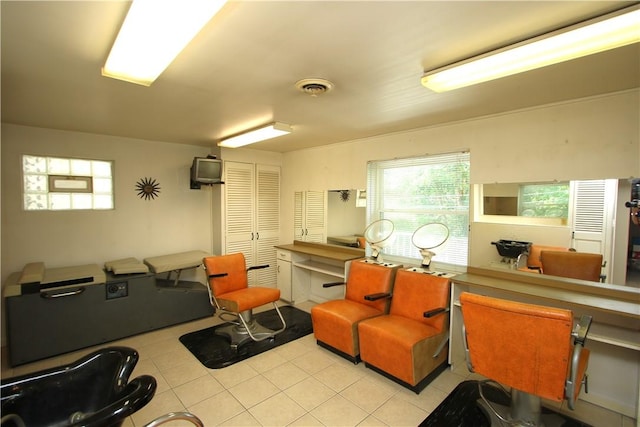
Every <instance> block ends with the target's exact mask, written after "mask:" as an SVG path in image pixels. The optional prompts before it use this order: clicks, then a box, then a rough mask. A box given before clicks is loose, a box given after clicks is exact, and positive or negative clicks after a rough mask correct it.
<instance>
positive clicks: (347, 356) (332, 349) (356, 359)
mask: <svg viewBox="0 0 640 427" xmlns="http://www.w3.org/2000/svg"><path fill="white" fill-rule="evenodd" d="M316 343H318V345H319V346H320V347H322V348H325V349H327V350H329V351H330V352H332V353H335V354H337V355H338V356H340V357H344V358H345V359H347V360H348V361H349V362H353V364H354V365H357V364H358V363H360V362H362V359H360V355H357V356H352V355H350V354H347V353H345V352H344V351H340V350H338V349H337V348H335V347H332V346H330V345H329V344H327V343H325V342H322V341H320V340H316Z"/></svg>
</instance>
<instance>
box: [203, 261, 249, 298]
mask: <svg viewBox="0 0 640 427" xmlns="http://www.w3.org/2000/svg"><path fill="white" fill-rule="evenodd" d="M203 263H204V268H205V271H206V272H207V277H209V276H211V275H212V274H220V273H227V275H226V276H223V277H212V278H209V279H208V281H209V287H210V288H211V292H212V293H213V295H214V296H216V297H217V296H219V295H222V294H226V293H227V292H231V291H237V290H239V289H244V288H246V287H248V286H249V282H248V280H247V265H246V263H245V260H244V255H243V254H242V253H237V254H229V255H220V256H210V257H206V258H204V260H203Z"/></svg>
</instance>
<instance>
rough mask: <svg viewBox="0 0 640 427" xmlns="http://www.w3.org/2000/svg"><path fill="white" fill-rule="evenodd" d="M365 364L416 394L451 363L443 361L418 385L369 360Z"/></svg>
mask: <svg viewBox="0 0 640 427" xmlns="http://www.w3.org/2000/svg"><path fill="white" fill-rule="evenodd" d="M364 366H366V367H367V368H369V369H371V370H372V371H375V372H377V373H379V374H380V375H382V376H384V377H387V378H389V379H390V380H391V381H393V382H395V383H398V384H400V385H401V386H403V387H406V388H408V389H409V390H411V391H412V392H414V393H415V394H420V392H421V391H422V390H424V389H425V387H426V386H428V385H429V383H431V381H433V380H434V379H435V378H436V377H437V376H438V375H440V374H441V373H442V372H443V371H444V370H445V369H447V368H448V367H449V364H448V363H447V361H446V360H445V361H444V362H442V363H441V364H440V365H438V366H436V368H435V369H434V370H433V371H431V372H430V373H429V374H428V375H427V376H426V377H424V378H423V379H422V380H420V381H419V382H418V383H417V384H416V385H411V384H409V383H407V382H404V381H402V380H401V379H398V378H396V377H394V376H393V375H391V374H389V373H387V372H385V371H383V370H382V369H380V368H377V367H375V366H373V365H371V364H369V363H367V362H364Z"/></svg>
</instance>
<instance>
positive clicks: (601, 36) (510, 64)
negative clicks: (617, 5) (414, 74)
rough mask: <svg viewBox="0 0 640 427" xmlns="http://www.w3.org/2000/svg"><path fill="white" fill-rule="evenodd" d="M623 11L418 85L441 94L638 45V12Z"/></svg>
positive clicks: (429, 76) (431, 74) (437, 73)
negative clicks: (630, 45) (634, 44)
mask: <svg viewBox="0 0 640 427" xmlns="http://www.w3.org/2000/svg"><path fill="white" fill-rule="evenodd" d="M631 9H633V10H631V11H629V10H630V9H629V8H627V9H625V10H622V11H618V12H614V13H612V14H609V15H604V16H602V17H600V18H596V19H593V20H590V21H585V22H583V23H580V24H577V25H573V26H571V27H567V28H565V29H562V30H558V31H555V32H552V33H549V34H545V35H543V36H540V37H536V38H534V39H531V40H527V41H524V42H522V43H518V44H515V45H512V46H508V47H505V48H503V49H499V50H497V51H493V52H489V53H487V54H485V55H480V56H477V57H475V58H470V59H468V60H465V61H462V62H459V63H456V64H453V65H450V66H447V67H443V68H439V69H437V70H433V71H428V72H426V73H425V74H424V76H423V77H422V79H421V80H422V85H423V86H425V87H427V88H429V89H431V90H433V91H434V92H445V91H448V90H452V89H457V88H461V87H465V86H470V85H473V84H477V83H482V82H486V81H489V80H494V79H499V78H501V77H506V76H510V75H513V74H517V73H522V72H525V71H529V70H533V69H536V68H541V67H545V66H547V65H552V64H556V63H559V62H563V61H568V60H571V59H576V58H580V57H583V56H587V55H591V54H594V53H598V52H603V51H606V50H609V49H615V48H617V47H622V46H626V45H629V44H632V43H638V42H640V9H639V8H638V7H633V8H631Z"/></svg>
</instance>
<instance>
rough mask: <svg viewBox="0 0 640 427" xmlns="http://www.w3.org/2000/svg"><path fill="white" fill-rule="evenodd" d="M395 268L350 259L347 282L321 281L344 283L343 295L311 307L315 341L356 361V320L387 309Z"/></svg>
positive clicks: (357, 359)
mask: <svg viewBox="0 0 640 427" xmlns="http://www.w3.org/2000/svg"><path fill="white" fill-rule="evenodd" d="M395 272H396V270H395V269H393V268H389V267H384V266H382V265H379V264H373V263H367V262H363V261H353V262H351V267H350V268H349V275H348V277H347V282H346V284H345V283H342V282H340V283H328V284H325V285H323V286H324V287H330V286H336V285H346V289H345V297H344V299H341V300H332V301H327V302H324V303H321V304H318V305H315V306H314V307H313V308H311V321H312V323H313V334H314V335H315V338H316V341H317V343H318V345H320V346H321V347H324V348H326V349H328V350H331V351H333V352H334V353H336V354H339V355H340V356H342V357H344V358H346V359H348V360H350V361H352V362H354V363H359V362H360V346H359V342H358V323H359V322H361V321H362V320H364V319H368V318H371V317H375V316H380V315H382V314H385V313H386V312H387V310H388V308H389V300H388V298H387V296H388V294H389V293H390V292H391V286H392V284H393V278H394V276H395ZM365 297H367V299H365Z"/></svg>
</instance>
